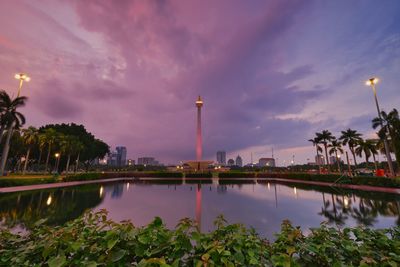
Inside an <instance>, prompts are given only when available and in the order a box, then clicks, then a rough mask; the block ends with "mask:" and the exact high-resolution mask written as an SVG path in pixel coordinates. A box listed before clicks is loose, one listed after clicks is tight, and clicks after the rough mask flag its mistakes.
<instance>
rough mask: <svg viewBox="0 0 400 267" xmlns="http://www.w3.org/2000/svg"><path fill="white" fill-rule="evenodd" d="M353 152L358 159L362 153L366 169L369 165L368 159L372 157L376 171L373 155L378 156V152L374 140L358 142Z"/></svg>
mask: <svg viewBox="0 0 400 267" xmlns="http://www.w3.org/2000/svg"><path fill="white" fill-rule="evenodd" d="M355 152H356V154H357V155H358V156H359V157H361V156H362V154H363V153H364V155H365V162H366V164H367V167H368V163H369V157H371V156H373V158H374V163H375V170H376V169H377V165H376V160H375V155H376V154H378V151H377V148H376V144H375V141H374V140H371V139H369V140H365V141H364V140H361V141H359V142H358V146H357V147H356V150H355Z"/></svg>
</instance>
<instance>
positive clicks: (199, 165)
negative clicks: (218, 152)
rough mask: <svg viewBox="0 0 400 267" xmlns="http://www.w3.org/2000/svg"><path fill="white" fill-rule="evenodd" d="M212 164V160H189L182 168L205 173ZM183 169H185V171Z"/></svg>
mask: <svg viewBox="0 0 400 267" xmlns="http://www.w3.org/2000/svg"><path fill="white" fill-rule="evenodd" d="M212 164H213V161H212V160H200V161H198V160H190V161H186V162H185V163H184V168H185V167H186V168H187V170H189V171H196V172H197V171H200V172H201V171H207V170H208V169H209V168H208V167H209V166H210V165H212ZM186 168H185V169H186Z"/></svg>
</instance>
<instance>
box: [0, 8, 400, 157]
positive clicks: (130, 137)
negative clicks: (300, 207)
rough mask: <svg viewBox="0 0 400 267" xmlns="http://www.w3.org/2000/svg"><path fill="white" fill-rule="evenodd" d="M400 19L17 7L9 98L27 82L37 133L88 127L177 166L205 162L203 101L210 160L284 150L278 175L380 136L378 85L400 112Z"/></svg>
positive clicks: (7, 67)
mask: <svg viewBox="0 0 400 267" xmlns="http://www.w3.org/2000/svg"><path fill="white" fill-rule="evenodd" d="M210 10H212V12H210ZM399 13H400V2H398V1H385V2H384V4H382V3H378V2H376V1H354V2H352V3H351V4H349V3H348V1H331V2H317V1H252V2H245V1H237V2H235V1H219V2H215V1H210V2H208V1H202V2H194V1H193V2H192V1H187V2H186V1H185V2H170V1H165V2H162V3H161V2H155V1H154V2H153V1H147V2H144V1H143V2H133V1H132V2H130V1H128V2H123V1H121V2H113V3H112V4H111V2H95V1H87V2H85V3H83V2H81V1H49V0H44V1H41V2H32V1H22V0H21V1H9V0H5V1H1V2H0V25H1V26H0V57H1V60H0V68H1V69H2V72H1V73H0V88H1V89H5V90H6V91H7V92H8V93H10V94H14V95H15V94H16V89H17V86H16V84H15V79H14V78H13V75H14V74H15V73H21V72H24V73H27V74H29V76H30V77H31V79H32V80H31V81H30V82H29V85H27V86H26V87H25V88H24V91H23V94H24V95H27V96H28V97H29V102H28V103H29V105H27V106H26V107H24V108H23V109H22V110H23V112H24V113H25V114H26V117H27V124H28V125H34V126H41V125H44V124H48V123H63V122H64V123H69V122H75V123H78V124H84V125H85V126H86V127H87V129H88V130H89V131H90V132H93V133H95V134H96V136H99V138H101V139H102V140H104V141H105V142H106V143H108V144H109V145H110V146H112V147H115V146H116V145H118V144H124V145H125V146H126V147H127V150H128V155H127V157H126V158H132V157H135V158H136V157H137V155H154V156H155V157H156V158H157V159H159V160H160V161H161V162H164V163H166V164H169V163H178V162H179V161H180V160H188V159H192V158H193V157H194V155H195V148H194V147H193V143H194V141H195V136H196V134H195V131H196V128H195V123H193V117H194V116H195V110H194V109H193V99H195V98H197V96H198V95H201V96H202V98H203V99H204V101H205V102H206V103H207V107H206V108H205V109H204V110H203V114H202V120H203V121H202V122H203V129H202V131H203V132H202V134H203V159H204V160H208V159H213V160H215V153H216V151H218V149H219V148H223V149H224V150H225V151H229V152H228V153H227V159H228V158H233V157H236V156H237V155H241V157H242V158H243V161H244V163H246V162H250V157H251V156H250V155H251V153H253V157H254V159H258V158H261V157H269V155H270V150H271V147H274V149H275V158H277V159H278V162H277V165H282V164H283V162H284V161H286V164H288V163H289V161H290V160H291V159H292V155H295V158H296V163H307V158H310V159H314V158H315V151H314V149H313V147H312V146H311V145H310V144H309V142H307V140H308V139H309V138H312V137H313V135H314V133H315V132H316V131H320V130H321V129H328V130H330V131H331V132H332V133H333V134H335V135H336V136H339V133H340V131H341V130H344V129H346V128H348V127H351V128H354V129H356V130H358V131H359V132H362V133H363V134H364V137H366V138H367V137H373V136H374V130H372V128H371V119H372V118H374V117H376V110H375V109H374V106H373V105H374V103H373V99H372V92H371V89H370V88H368V87H367V86H365V84H364V82H365V80H366V79H368V78H370V77H372V76H377V77H379V78H380V82H379V83H378V84H377V91H378V96H379V101H380V104H381V107H382V109H383V110H386V111H389V110H391V109H392V108H399V106H398V105H399V104H398V103H400V94H398V89H397V88H398V85H397V84H398V73H399V72H400V61H399V56H400V30H399V29H400V20H399V18H398V14H399ZM338 14H340V20H338V19H337V18H338ZM110 21H112V22H113V23H110ZM121 25H125V26H126V27H121ZM299 36H301V38H299ZM228 155H229V157H228ZM380 160H384V157H383V155H380Z"/></svg>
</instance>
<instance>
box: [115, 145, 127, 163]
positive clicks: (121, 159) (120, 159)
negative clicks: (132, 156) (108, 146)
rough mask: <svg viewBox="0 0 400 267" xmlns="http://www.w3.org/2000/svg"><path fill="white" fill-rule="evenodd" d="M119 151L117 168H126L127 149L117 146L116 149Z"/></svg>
mask: <svg viewBox="0 0 400 267" xmlns="http://www.w3.org/2000/svg"><path fill="white" fill-rule="evenodd" d="M115 150H116V151H117V166H125V165H126V147H124V146H117V147H116V148H115Z"/></svg>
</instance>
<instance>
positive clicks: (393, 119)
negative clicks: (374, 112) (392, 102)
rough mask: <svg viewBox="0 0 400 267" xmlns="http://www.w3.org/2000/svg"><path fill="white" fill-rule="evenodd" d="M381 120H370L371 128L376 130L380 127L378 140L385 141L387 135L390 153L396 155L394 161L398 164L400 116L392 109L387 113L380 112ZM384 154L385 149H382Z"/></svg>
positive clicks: (399, 160)
mask: <svg viewBox="0 0 400 267" xmlns="http://www.w3.org/2000/svg"><path fill="white" fill-rule="evenodd" d="M381 117H382V120H381V119H380V118H379V117H376V118H374V119H373V120H372V128H374V129H376V128H378V127H381V129H380V130H379V131H378V136H379V138H380V139H382V140H383V139H385V137H387V133H389V137H390V139H389V138H387V139H388V140H387V141H388V145H389V150H390V152H394V153H395V155H396V160H397V162H398V163H399V164H400V116H399V112H398V111H397V109H395V108H394V109H393V110H392V111H390V112H389V113H386V112H385V111H381ZM383 151H384V153H386V151H385V149H383Z"/></svg>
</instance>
